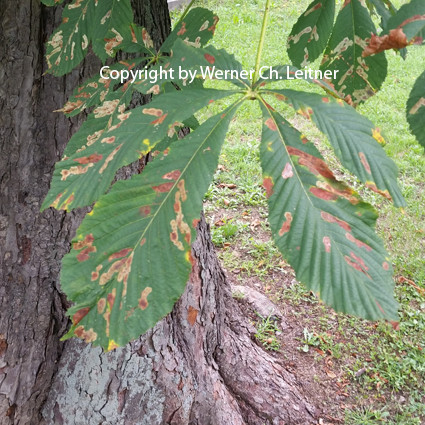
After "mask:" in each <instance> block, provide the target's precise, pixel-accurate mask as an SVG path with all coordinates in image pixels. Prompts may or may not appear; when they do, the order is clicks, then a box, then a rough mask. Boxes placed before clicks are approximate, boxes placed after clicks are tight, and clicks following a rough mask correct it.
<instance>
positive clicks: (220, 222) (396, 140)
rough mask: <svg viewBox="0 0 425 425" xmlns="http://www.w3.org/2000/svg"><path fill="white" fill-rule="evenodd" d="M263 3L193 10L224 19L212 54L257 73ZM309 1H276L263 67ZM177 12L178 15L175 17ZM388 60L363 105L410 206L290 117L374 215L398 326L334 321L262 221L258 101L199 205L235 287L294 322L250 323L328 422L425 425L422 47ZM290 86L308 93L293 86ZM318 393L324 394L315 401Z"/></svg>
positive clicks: (235, 126)
mask: <svg viewBox="0 0 425 425" xmlns="http://www.w3.org/2000/svg"><path fill="white" fill-rule="evenodd" d="M264 3H265V2H264V1H259V0H258V1H257V0H241V1H239V2H229V1H220V0H210V1H206V0H205V1H201V0H199V1H198V2H196V3H195V6H204V7H208V8H211V9H213V10H214V11H216V12H217V14H218V15H219V17H220V22H219V25H218V27H217V31H216V36H215V38H214V41H213V44H214V45H215V47H217V48H226V49H227V50H228V51H229V52H231V53H233V54H234V55H235V56H236V58H237V59H238V60H239V61H241V62H242V64H243V66H244V67H245V69H252V68H253V67H254V64H255V54H256V53H255V52H256V45H257V42H258V39H259V32H260V28H261V20H262V12H263V7H264ZM308 3H309V2H308V1H304V0H302V1H291V0H288V1H282V2H277V1H275V2H274V3H273V6H272V11H271V17H270V23H269V27H268V31H267V39H266V45H265V51H264V58H263V64H264V65H275V64H285V63H289V60H288V58H287V54H286V49H285V45H286V38H287V36H288V34H289V32H290V31H291V28H292V25H293V24H294V23H295V21H296V19H297V17H298V16H299V14H300V13H301V12H302V11H303V10H304V9H305V8H306V7H307V5H308ZM394 3H396V4H398V5H400V4H401V3H402V2H397V1H395V2H394ZM179 13H181V11H179V10H177V11H175V12H173V17H174V18H175V19H176V18H177V17H178V16H179ZM377 22H378V21H377ZM387 57H388V61H389V73H388V76H387V79H386V81H385V83H384V85H383V87H382V90H381V91H380V92H378V94H377V95H376V96H374V97H373V98H371V99H370V100H368V101H367V103H366V104H364V105H361V106H360V107H359V108H358V109H359V111H361V112H362V113H363V114H365V115H366V116H367V117H368V118H369V119H370V120H371V121H373V122H374V123H375V125H377V126H378V127H379V128H380V129H381V130H382V133H383V134H384V135H385V138H386V141H387V144H386V146H385V150H386V152H387V154H388V155H390V156H391V157H392V158H393V159H394V160H395V162H396V163H397V165H398V167H399V170H400V178H399V182H400V187H401V189H402V192H403V194H404V196H405V199H406V201H407V207H406V208H405V209H404V210H400V209H396V208H394V207H393V206H392V204H391V203H390V202H389V201H387V200H385V199H383V198H381V197H379V196H378V195H376V194H374V193H373V192H371V191H368V190H365V189H364V188H363V187H362V185H361V184H360V183H359V182H358V180H357V179H356V178H355V177H354V176H352V175H350V174H349V173H348V172H347V170H345V169H344V168H343V167H342V166H341V165H340V164H339V162H338V161H337V160H336V159H335V158H334V157H333V155H332V152H331V150H330V148H329V144H328V142H327V141H326V139H325V138H324V137H323V136H322V135H321V133H320V132H319V131H318V130H317V129H315V128H313V127H312V126H311V124H310V123H309V122H307V121H305V120H303V119H301V118H300V117H297V116H295V115H294V113H291V112H290V111H289V110H288V111H287V115H286V116H287V117H288V119H289V120H290V121H291V122H293V123H294V124H295V126H296V127H297V128H298V129H299V130H301V131H302V132H303V133H304V134H306V135H307V136H308V137H309V138H310V139H311V140H313V141H314V142H315V144H316V145H317V146H318V147H320V149H321V150H322V152H323V153H324V155H325V156H326V158H327V159H328V160H329V162H330V164H331V168H332V169H333V171H334V172H335V174H336V175H338V177H339V178H341V179H343V180H345V181H347V182H349V183H350V184H351V185H353V187H355V188H356V189H357V190H358V191H359V192H360V193H361V194H362V196H363V197H364V199H365V200H366V201H368V202H370V203H372V204H373V205H374V206H375V208H376V209H377V210H378V211H379V213H380V219H379V223H378V229H377V231H378V233H379V235H380V236H381V237H382V238H383V240H384V243H385V245H386V248H387V250H388V251H389V253H390V254H391V257H392V262H393V266H394V270H395V275H394V280H395V284H396V287H395V292H396V297H397V299H398V301H399V302H400V310H399V313H400V326H399V329H398V330H394V329H393V328H392V327H391V326H390V325H388V324H387V323H383V322H380V323H371V322H367V321H364V320H361V319H357V318H354V317H350V316H347V315H343V314H336V313H334V312H333V311H332V310H331V309H330V308H328V307H326V306H324V305H323V304H322V303H321V302H320V301H319V300H317V298H316V297H315V296H314V294H312V293H310V292H309V291H306V290H305V289H304V288H303V287H302V286H300V285H299V284H297V283H296V281H295V279H294V273H293V271H292V270H291V268H290V267H289V266H288V264H287V263H286V262H285V260H284V259H283V258H282V257H281V256H280V254H279V253H278V251H277V248H276V247H275V245H274V243H273V241H272V239H271V234H270V231H269V227H268V224H267V208H266V197H265V194H264V190H263V188H262V186H261V181H262V178H261V168H260V164H259V158H258V150H257V148H258V145H259V140H260V133H261V119H260V114H259V110H258V107H257V106H255V105H254V104H247V105H246V106H243V107H242V108H241V109H240V110H239V112H238V114H237V117H236V119H234V120H233V122H232V125H231V128H230V130H229V133H228V137H227V141H226V144H225V146H224V149H223V152H222V155H221V159H220V165H219V168H218V170H217V172H216V174H215V178H214V182H213V184H212V185H211V187H210V189H209V191H208V193H207V196H206V200H205V205H204V208H205V211H206V214H207V217H208V218H209V221H210V223H211V230H212V237H213V241H214V243H215V245H216V247H217V251H218V254H219V257H220V259H221V261H222V264H223V266H224V268H225V269H226V272H227V276H228V278H229V281H230V282H231V283H232V284H235V285H236V284H237V285H248V286H252V287H253V288H255V289H257V290H258V291H260V292H262V293H265V294H267V295H268V296H269V297H270V299H271V300H272V301H274V302H275V303H276V304H277V305H278V306H279V308H280V310H281V312H282V315H283V317H284V318H285V322H286V324H287V325H286V326H287V327H286V328H282V326H280V328H279V326H278V325H277V324H276V323H275V322H273V323H272V322H271V321H270V318H264V317H263V318H260V317H258V316H256V317H253V318H252V320H253V321H255V323H256V324H257V331H258V334H257V335H258V340H259V342H260V343H263V344H264V347H265V349H272V350H274V352H276V355H277V356H280V359H281V360H282V361H283V362H284V364H285V366H286V367H287V368H288V369H290V370H292V371H293V372H294V374H295V375H296V376H297V377H298V378H299V379H303V380H305V382H306V383H307V384H306V385H309V386H310V387H311V393H312V397H313V398H314V397H315V396H316V397H317V403H320V406H321V409H322V412H323V421H324V422H323V423H346V424H376V423H386V424H403V425H407V424H409V425H410V424H411V425H413V424H421V423H425V397H424V391H423V388H424V386H425V352H424V351H425V342H424V333H425V256H424V252H425V212H424V211H425V209H424V205H425V190H424V182H425V155H424V151H423V148H421V147H420V146H419V145H418V144H417V143H416V142H415V139H414V137H413V136H412V135H411V134H410V133H409V129H408V124H407V122H406V119H405V104H406V100H407V97H408V94H409V92H410V89H411V87H412V85H413V83H414V81H415V78H416V77H417V76H418V75H419V74H420V73H421V72H422V71H423V65H424V64H425V49H423V48H422V49H421V48H419V47H410V48H409V55H408V57H407V60H406V61H403V59H402V58H401V57H400V56H399V55H397V54H395V53H394V52H392V51H390V52H389V53H388V54H387ZM315 65H317V63H316V64H313V65H312V67H313V68H314V66H315ZM219 84H225V83H223V82H221V83H219ZM287 84H288V87H289V86H290V87H291V88H295V87H294V86H295V85H297V87H296V88H305V87H306V86H305V85H303V83H299V82H293V81H292V82H288V83H287ZM205 114H207V112H206V113H205ZM200 118H201V119H202V118H203V116H202V115H201V116H200ZM238 298H239V296H238ZM268 341H272V342H268ZM317 391H319V393H318V394H320V396H317V394H316V395H314V393H315V392H316V393H317Z"/></svg>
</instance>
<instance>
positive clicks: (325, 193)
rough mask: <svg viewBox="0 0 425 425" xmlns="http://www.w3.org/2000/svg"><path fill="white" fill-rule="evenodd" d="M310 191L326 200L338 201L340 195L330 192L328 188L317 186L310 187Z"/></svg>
mask: <svg viewBox="0 0 425 425" xmlns="http://www.w3.org/2000/svg"><path fill="white" fill-rule="evenodd" d="M310 193H312V194H313V195H314V196H316V197H317V198H320V199H323V200H324V201H336V200H337V199H338V195H337V194H336V193H333V192H329V191H328V190H325V189H321V188H319V187H317V186H313V187H310Z"/></svg>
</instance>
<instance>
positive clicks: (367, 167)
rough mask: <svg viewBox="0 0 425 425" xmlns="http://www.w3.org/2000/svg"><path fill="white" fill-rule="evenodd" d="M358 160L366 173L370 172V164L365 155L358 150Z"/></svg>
mask: <svg viewBox="0 0 425 425" xmlns="http://www.w3.org/2000/svg"><path fill="white" fill-rule="evenodd" d="M359 157H360V161H361V163H362V165H363V167H364V169H365V170H366V172H367V173H368V174H372V170H371V169H370V164H369V162H368V160H367V158H366V155H365V154H364V153H363V152H359Z"/></svg>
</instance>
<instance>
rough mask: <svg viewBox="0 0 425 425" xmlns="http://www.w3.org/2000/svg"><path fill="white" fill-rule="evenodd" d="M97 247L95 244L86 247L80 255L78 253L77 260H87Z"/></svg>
mask: <svg viewBox="0 0 425 425" xmlns="http://www.w3.org/2000/svg"><path fill="white" fill-rule="evenodd" d="M96 251H97V249H96V247H95V246H89V247H87V248H85V249H83V250H82V251H81V252H80V253H79V254H78V255H77V260H78V261H80V262H81V263H82V262H83V261H87V260H88V259H89V258H90V254H91V253H92V252H96Z"/></svg>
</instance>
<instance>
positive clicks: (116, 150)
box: [99, 143, 122, 174]
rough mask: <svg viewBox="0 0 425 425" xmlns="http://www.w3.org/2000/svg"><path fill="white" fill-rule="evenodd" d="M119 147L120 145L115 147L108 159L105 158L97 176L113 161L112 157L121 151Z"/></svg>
mask: <svg viewBox="0 0 425 425" xmlns="http://www.w3.org/2000/svg"><path fill="white" fill-rule="evenodd" d="M121 146H122V143H121V144H120V145H119V146H117V147H116V148H115V149H114V150H113V151H112V152H111V153H110V154H109V155H108V157H107V158H106V160H105V162H104V164H103V165H102V167H100V170H99V174H102V173H103V172H104V171H105V169H106V167H107V166H108V164H109V163H110V162H111V161H112V160H113V159H114V156H115V155H116V153H117V152H118V151H119V150H120V149H121Z"/></svg>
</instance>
